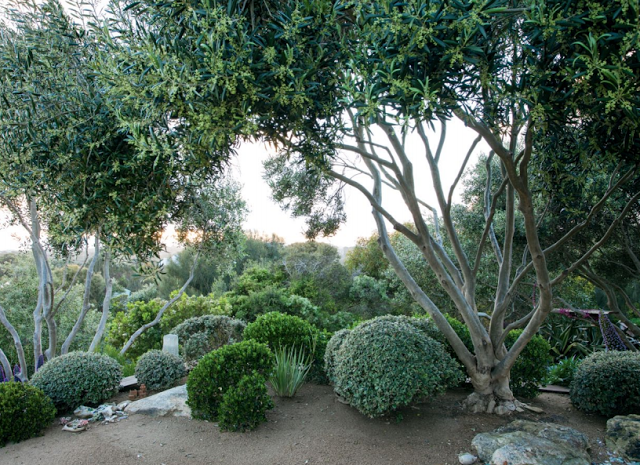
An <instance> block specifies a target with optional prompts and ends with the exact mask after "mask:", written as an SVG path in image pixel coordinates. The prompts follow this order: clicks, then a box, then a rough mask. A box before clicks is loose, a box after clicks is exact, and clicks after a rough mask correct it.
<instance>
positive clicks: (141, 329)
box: [120, 250, 200, 355]
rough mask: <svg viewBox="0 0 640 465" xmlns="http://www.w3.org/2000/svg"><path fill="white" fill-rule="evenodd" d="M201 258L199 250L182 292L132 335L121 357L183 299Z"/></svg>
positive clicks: (121, 352) (123, 348) (181, 289)
mask: <svg viewBox="0 0 640 465" xmlns="http://www.w3.org/2000/svg"><path fill="white" fill-rule="evenodd" d="M199 257H200V250H198V252H197V253H196V255H195V257H194V259H193V265H191V271H190V272H189V279H187V281H186V282H185V283H184V285H183V286H182V287H181V288H180V291H179V292H178V294H176V295H175V296H174V297H173V298H172V299H171V300H169V301H168V302H167V303H166V304H164V305H163V307H162V308H161V309H160V310H158V314H157V315H156V317H155V318H154V319H153V321H150V322H149V323H147V324H145V325H142V326H141V327H140V328H138V329H137V330H136V332H135V333H133V334H132V335H131V337H130V338H129V340H128V341H127V342H126V344H125V345H124V347H122V350H120V355H124V353H125V352H126V351H127V350H129V348H130V347H131V344H133V343H134V342H135V340H136V339H138V337H139V336H140V335H141V334H142V333H144V332H145V331H146V330H147V329H149V328H152V327H154V326H155V325H157V324H158V323H160V319H161V318H162V315H164V312H165V311H166V310H167V309H168V308H169V307H171V306H172V305H173V304H174V303H175V302H176V301H177V300H178V299H179V298H180V297H182V294H184V293H185V291H186V290H187V287H189V284H191V281H192V280H193V276H194V274H195V271H196V265H197V264H198V258H199Z"/></svg>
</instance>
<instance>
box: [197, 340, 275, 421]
mask: <svg viewBox="0 0 640 465" xmlns="http://www.w3.org/2000/svg"><path fill="white" fill-rule="evenodd" d="M274 363H275V359H274V355H273V353H272V352H271V351H270V350H269V348H268V347H267V346H266V345H264V344H261V343H259V342H255V341H242V342H238V343H236V344H231V345H226V346H223V347H221V348H219V349H217V350H214V351H213V352H211V353H209V354H207V355H205V356H204V357H203V358H202V359H201V360H200V362H199V363H198V365H197V366H196V367H195V368H194V369H193V370H192V371H191V373H189V378H188V379H187V394H188V400H187V404H188V405H189V407H191V410H192V412H193V417H194V418H198V419H202V420H216V419H217V418H218V415H219V414H220V404H221V403H222V401H223V398H224V395H225V394H226V392H227V391H228V390H229V389H230V388H232V387H234V386H237V385H238V383H239V382H240V380H241V379H242V378H243V377H245V376H246V375H249V374H251V373H253V372H257V373H258V374H259V375H261V376H263V378H266V377H268V376H269V375H270V374H271V372H272V370H273V366H274Z"/></svg>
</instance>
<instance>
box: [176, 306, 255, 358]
mask: <svg viewBox="0 0 640 465" xmlns="http://www.w3.org/2000/svg"><path fill="white" fill-rule="evenodd" d="M245 326H246V325H245V323H244V322H242V321H240V320H236V319H235V318H231V317H228V316H226V315H204V316H199V317H194V318H189V319H188V320H185V321H183V322H182V323H180V324H179V325H178V326H176V327H175V328H173V330H171V334H175V335H177V336H178V342H179V343H180V344H181V345H182V353H183V356H184V359H185V361H186V362H187V363H189V362H193V361H197V360H199V359H200V358H201V357H203V356H204V355H205V354H208V353H209V352H211V351H212V350H215V349H217V348H219V347H222V346H223V345H226V344H232V343H234V342H240V341H241V340H242V333H243V331H244V329H245Z"/></svg>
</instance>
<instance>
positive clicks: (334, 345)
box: [324, 329, 351, 383]
mask: <svg viewBox="0 0 640 465" xmlns="http://www.w3.org/2000/svg"><path fill="white" fill-rule="evenodd" d="M350 332H351V330H349V329H341V330H340V331H336V332H335V333H334V334H333V336H331V339H329V342H328V343H327V348H326V350H325V352H324V370H325V372H326V373H327V378H328V379H329V381H330V382H331V383H335V382H336V380H335V370H336V355H337V354H338V350H340V347H342V343H343V342H344V340H345V339H346V338H347V336H348V335H349V333H350Z"/></svg>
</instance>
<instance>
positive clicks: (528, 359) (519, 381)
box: [505, 329, 551, 399]
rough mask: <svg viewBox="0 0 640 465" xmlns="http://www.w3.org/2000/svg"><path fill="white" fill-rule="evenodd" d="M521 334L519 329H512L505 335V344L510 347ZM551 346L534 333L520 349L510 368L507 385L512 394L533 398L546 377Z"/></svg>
mask: <svg viewBox="0 0 640 465" xmlns="http://www.w3.org/2000/svg"><path fill="white" fill-rule="evenodd" d="M520 334H522V330H521V329H516V330H513V331H511V332H510V333H509V335H508V336H507V339H506V341H505V345H506V347H507V349H510V348H511V347H512V346H513V344H515V342H516V340H517V339H518V338H519V337H520ZM550 351H551V346H550V345H549V343H548V342H547V340H546V339H544V338H543V337H542V336H539V335H537V334H536V335H535V336H533V337H532V338H531V340H530V341H529V343H528V344H527V345H526V346H525V348H524V349H522V352H520V355H519V356H518V358H517V359H516V363H514V364H513V367H512V368H511V379H510V382H509V385H510V386H511V390H512V391H513V394H514V395H515V396H517V397H524V398H525V399H533V398H534V397H536V396H537V395H538V394H539V393H540V390H539V389H538V388H539V387H540V386H541V385H542V384H544V380H545V378H546V377H547V373H548V370H549V364H550V363H551V356H550V355H549V352H550Z"/></svg>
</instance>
